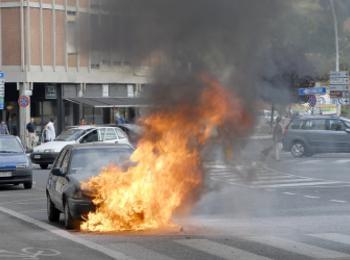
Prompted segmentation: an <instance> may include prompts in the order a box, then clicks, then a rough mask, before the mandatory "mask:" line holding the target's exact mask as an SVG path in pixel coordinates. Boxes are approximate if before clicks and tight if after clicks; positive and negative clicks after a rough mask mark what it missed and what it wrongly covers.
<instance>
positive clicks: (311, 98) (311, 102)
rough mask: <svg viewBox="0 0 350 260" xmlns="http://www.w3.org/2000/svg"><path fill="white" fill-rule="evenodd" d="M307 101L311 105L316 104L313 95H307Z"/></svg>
mask: <svg viewBox="0 0 350 260" xmlns="http://www.w3.org/2000/svg"><path fill="white" fill-rule="evenodd" d="M308 103H309V105H310V106H311V107H314V106H316V103H317V98H316V97H315V96H314V95H312V96H309V100H308Z"/></svg>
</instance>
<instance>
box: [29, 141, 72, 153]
mask: <svg viewBox="0 0 350 260" xmlns="http://www.w3.org/2000/svg"><path fill="white" fill-rule="evenodd" d="M74 143H75V141H67V142H66V141H52V142H48V143H43V144H41V145H39V146H37V147H34V149H33V151H34V152H36V153H40V152H45V151H46V152H55V153H59V152H60V151H61V150H62V149H63V148H64V147H65V146H66V145H68V144H74Z"/></svg>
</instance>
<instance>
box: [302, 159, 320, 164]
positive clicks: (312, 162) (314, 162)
mask: <svg viewBox="0 0 350 260" xmlns="http://www.w3.org/2000/svg"><path fill="white" fill-rule="evenodd" d="M320 162H322V160H307V161H301V162H299V163H298V164H317V163H320Z"/></svg>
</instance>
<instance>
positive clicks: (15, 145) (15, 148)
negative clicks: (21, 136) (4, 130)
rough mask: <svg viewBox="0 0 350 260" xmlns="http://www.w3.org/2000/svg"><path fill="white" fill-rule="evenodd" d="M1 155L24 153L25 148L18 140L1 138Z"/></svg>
mask: <svg viewBox="0 0 350 260" xmlns="http://www.w3.org/2000/svg"><path fill="white" fill-rule="evenodd" d="M0 153H23V148H22V146H21V144H20V143H19V142H18V141H17V140H16V138H7V137H6V138H0Z"/></svg>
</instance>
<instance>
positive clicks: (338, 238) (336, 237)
mask: <svg viewBox="0 0 350 260" xmlns="http://www.w3.org/2000/svg"><path fill="white" fill-rule="evenodd" d="M309 236H312V237H317V238H321V239H324V240H329V241H332V242H337V243H342V244H345V245H350V236H348V235H343V234H338V233H321V234H309Z"/></svg>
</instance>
